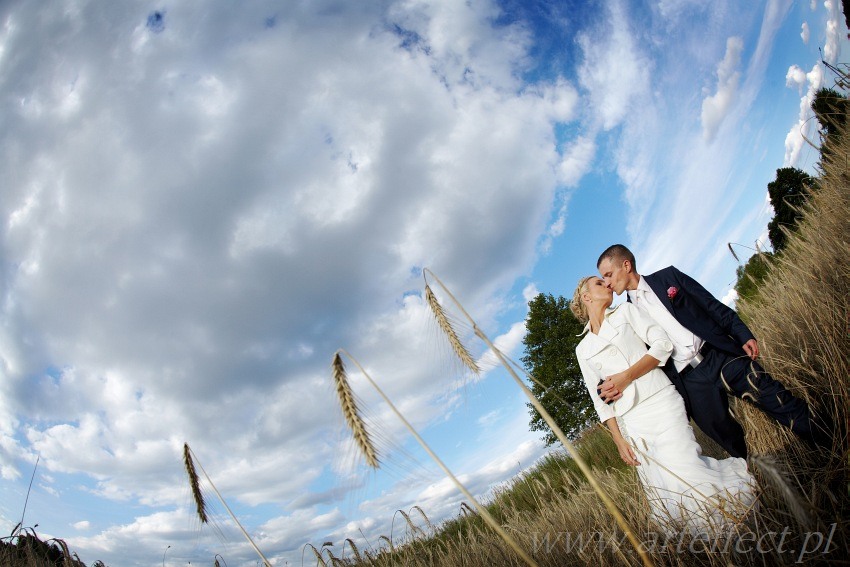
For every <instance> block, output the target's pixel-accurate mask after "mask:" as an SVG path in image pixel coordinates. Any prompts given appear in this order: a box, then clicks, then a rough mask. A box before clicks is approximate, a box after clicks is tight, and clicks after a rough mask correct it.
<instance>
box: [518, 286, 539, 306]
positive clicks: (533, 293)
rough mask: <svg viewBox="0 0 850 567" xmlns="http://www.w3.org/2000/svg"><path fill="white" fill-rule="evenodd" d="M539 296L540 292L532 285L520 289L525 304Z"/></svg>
mask: <svg viewBox="0 0 850 567" xmlns="http://www.w3.org/2000/svg"><path fill="white" fill-rule="evenodd" d="M539 294H540V291H539V290H538V289H537V286H536V285H535V284H534V283H530V284H528V285H527V286H525V287H524V288H523V289H522V297H523V299H525V302H526V303H528V302H530V301H531V300H532V299H534V298H535V297H537V296H538V295H539Z"/></svg>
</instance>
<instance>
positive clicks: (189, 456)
mask: <svg viewBox="0 0 850 567" xmlns="http://www.w3.org/2000/svg"><path fill="white" fill-rule="evenodd" d="M183 462H184V463H185V464H186V472H187V473H188V475H189V484H190V485H191V487H192V495H193V496H194V497H195V505H196V506H197V508H198V518H200V520H201V522H202V523H207V513H206V502H205V501H204V497H203V495H202V494H201V489H200V483H199V482H198V472H197V471H196V470H195V462H197V463H198V467H199V468H200V469H201V472H202V473H204V478H205V479H207V482H209V483H210V486H211V487H212V489H213V491H214V492H215V494H216V496H218V499H219V500H220V501H221V503H222V505H224V508H225V509H226V510H227V513H228V514H230V517H231V518H233V521H234V523H236V526H237V527H238V528H239V529H240V530H241V531H242V535H244V536H245V539H247V540H248V543H249V544H251V547H253V548H254V551H256V552H257V555H259V556H260V558H261V559H262V560H263V565H264V566H266V567H271V563H269V560H268V559H266V556H265V555H263V552H262V551H260V548H259V547H257V544H255V543H254V540H253V539H251V536H249V535H248V532H247V531H245V528H243V527H242V524H240V523H239V520H238V519H236V514H234V513H233V510H231V509H230V506H228V505H227V502H225V501H224V497H222V495H221V492H219V491H218V488H216V487H215V484H213V481H212V479H211V478H210V475H208V474H207V471H205V470H204V466H203V465H202V464H201V462H200V461H198V457H197V456H196V455H195V452H194V451H192V449H191V448H190V447H189V444H188V443H183Z"/></svg>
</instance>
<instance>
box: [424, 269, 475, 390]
mask: <svg viewBox="0 0 850 567" xmlns="http://www.w3.org/2000/svg"><path fill="white" fill-rule="evenodd" d="M425 301H426V302H427V303H428V306H429V307H430V308H431V311H432V312H433V313H434V318H435V319H436V320H437V324H438V325H439V326H440V329H442V331H443V332H444V333H445V334H446V337H448V339H449V344H451V345H452V350H454V351H455V354H457V357H458V358H459V359H460V361H461V362H462V363H463V365H464V366H466V367H467V368H469V369H470V370H472V372H474V373H475V374H479V373H480V372H481V369H480V368H478V364H477V363H476V362H475V360H474V359H473V358H472V355H471V354H470V352H469V349H467V348H466V345H464V344H463V342H462V341H461V340H460V337H458V335H457V333H456V332H455V330H454V327H453V326H452V324H451V322H450V321H449V319H448V317H446V312H445V311H443V306H442V305H440V302H439V301H437V296H436V295H434V292H433V291H432V290H431V287H430V286H429V285H428V284H427V283H426V284H425Z"/></svg>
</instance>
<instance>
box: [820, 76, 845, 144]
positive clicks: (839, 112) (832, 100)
mask: <svg viewBox="0 0 850 567" xmlns="http://www.w3.org/2000/svg"><path fill="white" fill-rule="evenodd" d="M846 105H847V98H846V97H845V96H844V95H843V94H841V93H840V92H838V91H836V90H835V89H828V88H826V87H823V88H821V89H820V90H819V91H818V92H816V93H815V98H814V100H813V101H812V110H813V111H814V112H815V117H816V118H817V120H818V123H819V124H820V127H821V129H822V130H823V132H824V134H826V139H827V140H829V139H831V138H833V137H834V136H835V135H836V134H837V133H838V131H839V130H840V129H841V127H842V126H843V124H844V122H845V120H846V112H847V108H846Z"/></svg>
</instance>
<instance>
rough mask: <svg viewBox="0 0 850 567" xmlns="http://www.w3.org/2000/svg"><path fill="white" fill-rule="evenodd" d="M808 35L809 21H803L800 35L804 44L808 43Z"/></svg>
mask: <svg viewBox="0 0 850 567" xmlns="http://www.w3.org/2000/svg"><path fill="white" fill-rule="evenodd" d="M809 35H810V32H809V23H808V22H803V25H802V29H801V30H800V37H801V38H802V40H803V43H805V44H806V45H808V43H809Z"/></svg>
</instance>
